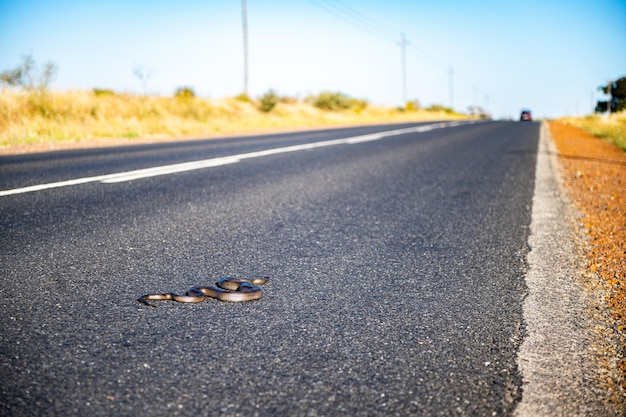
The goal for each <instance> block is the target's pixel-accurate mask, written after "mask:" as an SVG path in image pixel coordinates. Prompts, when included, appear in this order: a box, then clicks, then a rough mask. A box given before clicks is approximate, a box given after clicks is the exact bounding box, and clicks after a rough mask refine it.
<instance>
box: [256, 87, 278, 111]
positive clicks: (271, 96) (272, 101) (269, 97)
mask: <svg viewBox="0 0 626 417" xmlns="http://www.w3.org/2000/svg"><path fill="white" fill-rule="evenodd" d="M279 101H280V97H278V96H277V95H276V93H275V92H274V90H269V91H268V92H267V93H265V94H263V95H262V96H261V97H259V102H260V104H259V110H261V111H262V112H263V113H269V112H271V111H272V110H274V107H276V105H277V104H278V102H279Z"/></svg>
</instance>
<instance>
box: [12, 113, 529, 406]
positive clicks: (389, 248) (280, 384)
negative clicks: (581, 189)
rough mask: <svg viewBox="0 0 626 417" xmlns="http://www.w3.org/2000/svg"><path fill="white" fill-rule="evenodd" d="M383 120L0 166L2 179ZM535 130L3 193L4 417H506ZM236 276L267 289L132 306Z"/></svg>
mask: <svg viewBox="0 0 626 417" xmlns="http://www.w3.org/2000/svg"><path fill="white" fill-rule="evenodd" d="M394 128H395V126H394ZM387 129H391V128H390V127H371V128H365V127H363V128H355V129H343V130H334V131H326V132H322V131H318V132H307V133H296V134H289V135H276V136H265V137H248V138H240V139H230V140H226V139H224V140H217V141H201V142H189V143H184V144H181V145H180V146H176V145H154V146H143V147H133V148H127V149H110V150H106V149H100V150H97V151H73V152H62V153H55V154H45V155H31V156H22V157H2V158H0V189H8V188H12V187H21V186H25V185H32V184H37V183H41V182H51V181H58V180H62V179H69V178H76V177H82V176H89V175H96V174H102V173H110V172H116V171H118V170H119V171H122V170H124V171H125V170H129V169H137V168H143V167H149V166H155V165H163V164H170V163H175V162H183V161H189V160H196V159H203V158H209V157H213V156H224V155H230V154H237V153H241V152H249V151H251V150H257V149H266V148H273V147H277V146H287V145H290V144H294V143H304V142H307V141H312V140H328V139H332V138H336V137H346V136H353V135H358V134H363V133H368V132H371V131H381V130H387ZM538 134H539V125H538V124H535V123H518V122H482V123H476V124H471V125H465V126H457V127H448V128H443V129H438V130H433V131H430V132H424V133H416V134H408V135H400V136H395V137H392V138H388V139H383V140H380V141H375V142H367V143H361V144H356V145H340V146H333V147H329V148H319V149H314V150H307V151H301V152H295V153H287V154H280V155H274V156H268V157H262V158H258V159H252V160H245V161H241V162H239V163H236V164H233V165H225V166H220V167H215V168H208V169H202V170H198V171H191V172H186V173H180V174H175V175H168V176H162V177H154V178H147V179H141V180H136V181H132V182H126V183H119V184H101V183H91V184H84V185H78V186H73V187H67V188H59V189H52V190H46V191H40V192H35V193H29V194H20V195H14V196H7V197H0V239H1V242H2V245H1V248H0V265H1V266H0V279H1V282H0V297H1V299H0V313H1V321H0V323H1V324H0V375H2V378H1V382H0V407H1V408H0V415H7V416H32V415H42V416H58V415H64V416H71V415H75V416H86V415H89V416H112V415H115V416H138V415H150V416H166V415H167V416H174V415H185V416H191V415H224V416H236V415H241V416H253V415H259V416H274V415H275V416H286V415H290V416H317V415H319V416H334V415H350V416H373V415H400V416H405V415H442V416H443V415H445V416H451V415H476V416H489V415H507V414H510V413H511V412H512V410H513V408H514V407H515V405H516V403H517V401H519V399H520V397H521V382H522V381H521V376H520V374H519V372H518V370H517V365H516V354H517V350H518V348H519V345H520V343H521V339H522V337H523V332H524V329H523V318H522V302H523V298H524V296H525V293H526V287H525V284H524V274H525V272H526V269H527V265H526V261H525V259H526V255H527V253H528V246H527V240H528V233H529V229H528V226H529V224H530V221H531V206H532V197H533V185H534V175H535V162H536V152H537V141H538ZM73 161H75V162H73ZM224 275H226V276H228V275H244V276H245V275H269V276H271V280H270V282H269V283H268V284H266V285H265V286H264V291H265V295H264V297H263V299H261V300H259V301H253V302H247V303H225V302H219V301H216V300H212V299H210V300H207V301H205V302H204V303H200V304H181V303H174V302H168V301H164V302H159V303H158V307H157V308H155V309H152V308H148V307H146V306H143V305H141V304H139V303H137V302H136V299H137V298H138V297H139V296H141V295H143V294H145V293H151V292H170V291H174V292H180V293H182V292H185V291H186V290H187V289H189V288H190V287H192V286H194V285H202V284H211V283H213V282H214V281H215V280H217V278H219V277H220V276H224Z"/></svg>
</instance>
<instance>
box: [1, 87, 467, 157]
mask: <svg viewBox="0 0 626 417" xmlns="http://www.w3.org/2000/svg"><path fill="white" fill-rule="evenodd" d="M463 117H467V116H466V115H460V114H456V113H451V112H448V111H445V110H441V109H438V108H437V109H434V110H421V109H416V110H405V109H392V108H385V107H378V106H372V105H369V104H367V103H366V102H365V101H363V100H354V99H350V98H347V97H346V96H344V95H341V94H339V93H333V94H332V95H329V94H327V93H322V94H320V95H319V96H315V97H309V98H307V99H305V100H297V99H293V98H283V97H279V96H278V95H276V93H274V92H268V93H266V94H264V95H263V96H261V97H259V99H244V97H241V96H238V97H233V98H225V99H206V98H199V97H196V96H195V94H194V93H193V90H191V89H189V88H181V89H179V90H178V91H177V92H176V94H175V95H174V96H173V97H158V96H140V95H131V94H125V93H122V94H119V93H116V92H113V91H111V90H107V89H94V90H92V91H69V92H55V91H27V90H8V89H7V90H5V91H4V92H2V93H1V94H0V147H3V148H7V147H16V146H21V145H32V144H46V143H51V142H62V141H65V142H89V141H93V140H96V139H101V138H139V137H142V138H150V137H153V138H158V137H163V138H170V137H171V138H174V137H181V136H186V137H190V136H214V135H220V134H228V133H243V132H254V131H263V130H276V129H291V128H306V127H318V126H320V127H321V126H330V125H349V124H368V123H387V122H402V121H419V120H434V119H437V120H443V119H455V118H463Z"/></svg>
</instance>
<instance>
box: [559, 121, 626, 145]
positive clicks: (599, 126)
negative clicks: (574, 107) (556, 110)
mask: <svg viewBox="0 0 626 417" xmlns="http://www.w3.org/2000/svg"><path fill="white" fill-rule="evenodd" d="M559 121H561V122H563V123H566V124H569V125H572V126H575V127H577V128H579V129H582V130H584V131H586V132H587V133H591V134H592V135H594V136H597V137H599V138H602V139H605V140H608V141H609V142H611V143H613V144H615V145H617V147H618V148H621V149H622V150H625V151H626V111H621V112H619V113H613V114H611V115H610V116H605V115H597V114H593V115H590V116H585V117H564V118H562V119H560V120H559Z"/></svg>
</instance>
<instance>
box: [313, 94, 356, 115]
mask: <svg viewBox="0 0 626 417" xmlns="http://www.w3.org/2000/svg"><path fill="white" fill-rule="evenodd" d="M307 101H308V102H309V103H311V104H312V105H314V106H315V107H317V108H319V109H322V110H329V111H337V110H347V109H350V108H355V109H356V110H357V111H360V110H363V109H364V108H366V107H367V101H365V100H357V99H354V98H352V97H348V96H346V95H345V94H342V93H338V92H337V93H333V92H330V91H324V92H322V93H320V94H319V95H318V96H317V97H309V98H308V99H307Z"/></svg>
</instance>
